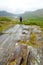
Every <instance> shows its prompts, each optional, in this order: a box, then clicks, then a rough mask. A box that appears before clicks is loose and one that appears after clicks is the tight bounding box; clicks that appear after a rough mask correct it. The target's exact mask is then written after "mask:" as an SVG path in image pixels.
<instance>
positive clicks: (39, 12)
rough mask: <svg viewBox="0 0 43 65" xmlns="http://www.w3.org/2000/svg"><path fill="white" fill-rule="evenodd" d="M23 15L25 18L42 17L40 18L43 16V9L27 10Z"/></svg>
mask: <svg viewBox="0 0 43 65" xmlns="http://www.w3.org/2000/svg"><path fill="white" fill-rule="evenodd" d="M22 17H24V18H30V17H32V18H33V17H40V18H43V9H39V10H36V11H31V12H29V11H27V12H25V13H24V14H22Z"/></svg>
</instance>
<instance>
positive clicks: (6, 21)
mask: <svg viewBox="0 0 43 65" xmlns="http://www.w3.org/2000/svg"><path fill="white" fill-rule="evenodd" d="M15 24H16V22H15V21H13V20H12V19H10V18H7V17H0V34H2V31H3V30H6V29H7V28H9V27H11V26H14V25H15Z"/></svg>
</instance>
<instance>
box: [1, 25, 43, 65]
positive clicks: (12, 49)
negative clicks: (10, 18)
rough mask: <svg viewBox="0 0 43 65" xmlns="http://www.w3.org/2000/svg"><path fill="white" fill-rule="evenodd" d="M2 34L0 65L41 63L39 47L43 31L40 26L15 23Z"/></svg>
mask: <svg viewBox="0 0 43 65" xmlns="http://www.w3.org/2000/svg"><path fill="white" fill-rule="evenodd" d="M3 33H4V34H3V35H1V36H0V65H40V57H41V56H42V55H43V54H42V55H40V54H41V53H42V52H41V53H40V54H39V52H38V50H39V47H40V48H43V31H41V29H40V27H39V26H28V25H21V24H20V25H19V24H17V25H15V26H14V27H12V28H10V29H8V30H6V31H3ZM35 46H36V47H35Z"/></svg>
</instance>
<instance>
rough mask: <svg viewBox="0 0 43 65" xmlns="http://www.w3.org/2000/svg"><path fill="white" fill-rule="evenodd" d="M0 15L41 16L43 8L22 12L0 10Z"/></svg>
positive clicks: (42, 16) (12, 16) (13, 16)
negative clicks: (14, 12) (13, 12)
mask: <svg viewBox="0 0 43 65" xmlns="http://www.w3.org/2000/svg"><path fill="white" fill-rule="evenodd" d="M0 16H6V17H11V18H16V17H20V16H22V17H23V18H28V17H41V18H43V9H38V10H35V11H27V12H24V13H23V14H12V13H9V12H6V11H0Z"/></svg>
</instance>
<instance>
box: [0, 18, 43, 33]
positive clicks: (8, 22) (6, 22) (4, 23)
mask: <svg viewBox="0 0 43 65" xmlns="http://www.w3.org/2000/svg"><path fill="white" fill-rule="evenodd" d="M15 24H24V25H37V26H40V29H41V30H43V18H40V17H36V18H28V19H27V20H23V22H22V23H20V22H18V21H16V22H15V21H14V20H12V19H10V18H7V17H0V33H2V31H3V30H5V29H6V28H9V27H11V26H13V25H15Z"/></svg>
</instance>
